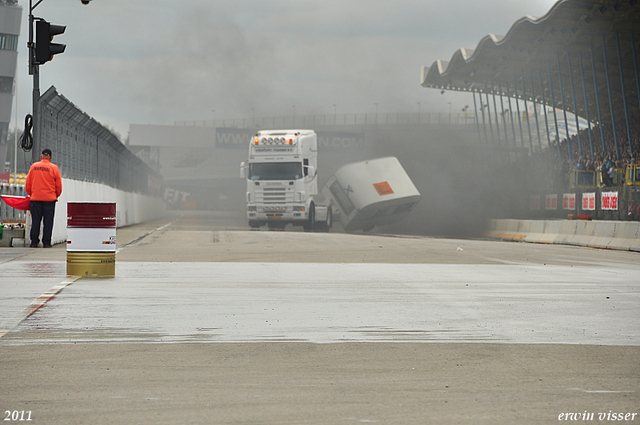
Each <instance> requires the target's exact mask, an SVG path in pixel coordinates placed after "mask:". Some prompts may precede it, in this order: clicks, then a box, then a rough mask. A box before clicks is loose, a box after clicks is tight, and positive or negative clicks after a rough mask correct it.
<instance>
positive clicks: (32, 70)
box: [25, 0, 42, 163]
mask: <svg viewBox="0 0 640 425" xmlns="http://www.w3.org/2000/svg"><path fill="white" fill-rule="evenodd" d="M40 3H42V0H39V1H38V2H37V3H36V4H35V6H32V0H29V75H33V98H32V101H33V106H32V108H33V109H32V111H33V112H32V113H31V119H32V121H31V122H32V124H33V126H32V128H33V147H32V148H31V162H32V163H33V162H37V161H39V160H40V151H41V144H40V126H39V123H40V111H39V110H38V103H39V100H40V69H39V65H38V64H37V63H36V48H35V44H34V42H33V20H34V18H33V10H34V9H35V8H36V7H38V5H39V4H40ZM25 131H26V129H25Z"/></svg>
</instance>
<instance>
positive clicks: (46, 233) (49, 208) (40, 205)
mask: <svg viewBox="0 0 640 425" xmlns="http://www.w3.org/2000/svg"><path fill="white" fill-rule="evenodd" d="M55 211H56V201H31V245H38V243H39V242H40V223H41V222H42V221H44V228H43V229H42V245H44V246H51V232H52V231H53V214H54V213H55Z"/></svg>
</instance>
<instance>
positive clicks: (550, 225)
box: [539, 220, 560, 243]
mask: <svg viewBox="0 0 640 425" xmlns="http://www.w3.org/2000/svg"><path fill="white" fill-rule="evenodd" d="M559 233H560V220H545V221H544V230H543V233H542V236H541V237H540V240H539V242H540V243H554V241H555V240H556V238H557V237H558V234H559Z"/></svg>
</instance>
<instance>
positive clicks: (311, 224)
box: [302, 204, 316, 232]
mask: <svg viewBox="0 0 640 425" xmlns="http://www.w3.org/2000/svg"><path fill="white" fill-rule="evenodd" d="M302 227H303V228H304V230H305V231H307V232H313V230H314V229H315V228H316V206H315V204H311V206H310V207H309V220H307V222H306V223H305V224H303V225H302Z"/></svg>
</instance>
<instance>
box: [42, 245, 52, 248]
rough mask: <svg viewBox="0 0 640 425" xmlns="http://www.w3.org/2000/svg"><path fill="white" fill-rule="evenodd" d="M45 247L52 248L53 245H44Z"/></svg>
mask: <svg viewBox="0 0 640 425" xmlns="http://www.w3.org/2000/svg"><path fill="white" fill-rule="evenodd" d="M42 247H43V248H51V245H42Z"/></svg>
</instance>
